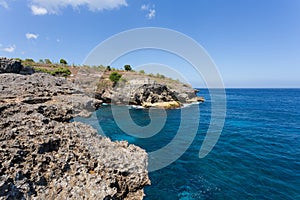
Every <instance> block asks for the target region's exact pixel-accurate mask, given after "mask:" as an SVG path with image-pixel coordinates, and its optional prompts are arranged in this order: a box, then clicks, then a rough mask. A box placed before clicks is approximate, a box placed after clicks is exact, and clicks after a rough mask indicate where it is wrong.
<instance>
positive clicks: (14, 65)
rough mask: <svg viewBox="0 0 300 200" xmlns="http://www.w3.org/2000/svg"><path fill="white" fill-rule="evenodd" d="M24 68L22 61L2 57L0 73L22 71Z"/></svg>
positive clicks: (0, 59)
mask: <svg viewBox="0 0 300 200" xmlns="http://www.w3.org/2000/svg"><path fill="white" fill-rule="evenodd" d="M22 69H23V66H22V65H21V62H19V61H16V60H14V59H7V58H0V73H20V71H21V70H22Z"/></svg>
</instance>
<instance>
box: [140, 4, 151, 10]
mask: <svg viewBox="0 0 300 200" xmlns="http://www.w3.org/2000/svg"><path fill="white" fill-rule="evenodd" d="M149 6H150V5H149V4H147V5H146V4H143V5H142V6H141V10H149Z"/></svg>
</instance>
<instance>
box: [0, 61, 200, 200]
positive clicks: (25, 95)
mask: <svg viewBox="0 0 300 200" xmlns="http://www.w3.org/2000/svg"><path fill="white" fill-rule="evenodd" d="M85 78H86V77H85ZM79 79H80V77H79ZM83 80H86V79H83ZM135 81H136V80H135ZM136 83H137V84H136V85H135V89H134V90H133V91H134V92H128V91H129V90H127V89H126V88H128V85H129V84H127V85H126V84H125V85H122V87H120V88H118V87H115V88H112V87H109V88H106V90H105V91H104V93H103V94H105V93H106V94H107V93H110V95H111V96H109V97H108V96H105V95H104V96H105V97H104V96H100V98H99V93H97V92H99V91H96V95H94V96H93V95H91V91H89V90H87V89H86V88H85V87H84V84H83V87H82V85H81V87H78V84H76V83H74V81H73V82H72V81H70V80H67V79H66V78H62V77H54V76H52V75H50V74H47V73H34V69H32V68H30V67H24V66H23V65H21V63H20V62H18V61H15V60H12V59H5V58H4V59H1V66H0V89H1V91H2V92H1V104H0V110H1V113H0V117H1V121H0V127H1V131H0V146H1V152H0V154H1V163H2V165H1V167H0V172H1V173H0V194H1V196H0V198H4V199H10V198H24V199H35V198H44V199H48V198H62V197H65V196H68V197H70V199H78V198H83V199H94V198H99V199H105V198H116V199H128V200H131V199H143V196H144V191H143V188H144V187H145V186H146V185H149V184H150V180H149V177H148V171H147V165H148V155H147V153H146V152H145V150H143V149H141V148H139V147H137V146H134V145H129V144H128V142H126V141H123V142H112V141H111V140H110V139H108V138H105V137H102V136H100V135H99V134H98V133H97V131H96V130H94V129H93V128H91V127H90V126H88V125H85V124H82V123H80V122H70V120H71V119H72V118H74V117H77V116H81V117H89V116H90V114H91V112H93V111H95V110H97V109H99V108H101V106H102V104H107V103H116V104H122V103H124V101H123V100H127V102H130V103H131V104H132V105H133V106H137V108H150V107H155V108H163V109H173V108H179V107H182V106H185V104H186V103H190V104H191V103H193V102H199V101H204V99H202V98H200V97H196V96H194V95H195V90H194V89H191V88H190V87H187V88H188V89H189V90H188V92H187V93H184V91H182V90H183V89H184V88H180V89H181V91H176V90H174V89H173V90H170V89H169V88H168V87H167V86H166V85H163V84H159V83H151V84H142V86H140V85H141V82H136ZM118 92H119V94H118V95H119V96H118V98H115V97H114V95H115V94H117V93H118ZM120 93H121V95H120ZM103 94H102V95H103ZM128 94H129V97H128ZM126 95H127V96H126ZM130 95H131V96H130ZM178 97H179V98H178ZM105 98H106V99H110V101H103V99H105ZM116 99H117V101H115V100H116ZM179 100H181V101H182V102H180V101H179ZM113 101H115V102H113ZM125 102H126V101H125ZM127 105H128V104H127ZM78 181H79V182H78ZM82 194H83V197H82V196H81V195H82Z"/></svg>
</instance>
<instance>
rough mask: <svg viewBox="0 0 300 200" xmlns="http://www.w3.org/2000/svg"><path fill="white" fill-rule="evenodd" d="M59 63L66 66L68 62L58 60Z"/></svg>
mask: <svg viewBox="0 0 300 200" xmlns="http://www.w3.org/2000/svg"><path fill="white" fill-rule="evenodd" d="M59 63H60V64H63V65H67V64H68V62H67V61H66V60H65V59H60V61H59Z"/></svg>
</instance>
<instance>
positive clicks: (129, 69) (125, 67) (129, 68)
mask: <svg viewBox="0 0 300 200" xmlns="http://www.w3.org/2000/svg"><path fill="white" fill-rule="evenodd" d="M124 69H125V70H126V71H131V70H132V68H131V66H130V65H125V66H124Z"/></svg>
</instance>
